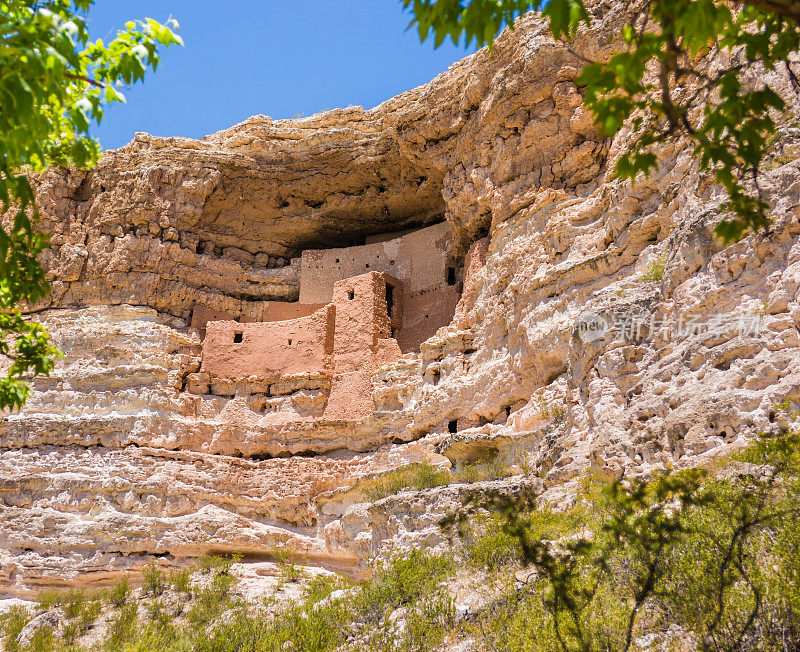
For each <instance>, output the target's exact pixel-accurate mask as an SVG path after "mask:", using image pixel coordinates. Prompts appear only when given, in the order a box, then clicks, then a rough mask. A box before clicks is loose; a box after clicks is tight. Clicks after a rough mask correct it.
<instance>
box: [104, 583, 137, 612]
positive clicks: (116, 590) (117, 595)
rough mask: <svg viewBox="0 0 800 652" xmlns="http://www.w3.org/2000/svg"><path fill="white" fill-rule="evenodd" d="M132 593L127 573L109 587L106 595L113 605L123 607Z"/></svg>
mask: <svg viewBox="0 0 800 652" xmlns="http://www.w3.org/2000/svg"><path fill="white" fill-rule="evenodd" d="M130 594H131V586H130V584H129V583H128V577H127V575H126V576H123V577H122V579H121V580H119V581H118V582H117V583H116V584H115V585H114V586H112V587H111V588H110V589H109V591H108V593H107V594H106V597H107V598H108V602H109V603H110V604H111V606H113V607H121V606H122V605H124V604H125V603H126V602H127V601H128V597H129V596H130Z"/></svg>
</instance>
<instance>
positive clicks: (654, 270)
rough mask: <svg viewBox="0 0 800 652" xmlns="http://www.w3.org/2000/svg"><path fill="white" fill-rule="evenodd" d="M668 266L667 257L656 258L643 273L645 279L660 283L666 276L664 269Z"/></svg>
mask: <svg viewBox="0 0 800 652" xmlns="http://www.w3.org/2000/svg"><path fill="white" fill-rule="evenodd" d="M666 268H667V261H666V259H665V258H656V259H655V260H654V261H652V262H651V263H650V264H649V265H648V266H647V269H646V270H645V273H644V274H642V280H643V281H651V282H654V283H658V282H659V281H661V279H662V278H664V270H666Z"/></svg>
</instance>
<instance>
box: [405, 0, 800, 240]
mask: <svg viewBox="0 0 800 652" xmlns="http://www.w3.org/2000/svg"><path fill="white" fill-rule="evenodd" d="M403 5H404V7H406V8H409V9H410V10H411V13H412V15H413V19H412V22H411V24H412V25H416V26H417V29H418V31H419V35H420V38H421V39H422V40H423V41H424V40H425V39H426V38H427V37H428V35H429V34H433V38H434V44H435V45H436V46H439V45H440V44H441V43H442V42H443V41H444V39H445V38H446V37H447V36H449V37H450V38H451V39H452V40H453V42H454V43H457V42H458V41H459V40H460V38H461V36H462V35H463V36H464V37H465V40H466V42H467V43H471V42H472V41H475V42H476V43H477V44H478V45H479V46H480V45H483V44H489V45H490V46H491V45H492V42H493V39H494V37H495V36H496V35H497V33H498V32H499V30H500V29H501V28H502V27H503V26H505V25H509V26H511V27H513V23H514V20H515V18H516V17H517V16H519V15H521V14H523V13H525V12H526V11H530V10H536V11H539V10H541V12H542V14H543V15H544V16H546V17H547V18H548V19H549V21H550V28H551V31H552V34H553V36H554V37H555V38H556V39H561V41H562V42H563V44H564V45H565V47H567V48H569V49H570V51H571V52H573V54H574V55H575V57H576V58H577V59H578V60H579V61H580V62H581V63H583V64H585V67H584V70H583V72H582V74H581V75H580V77H579V79H578V80H577V82H576V83H578V84H579V85H581V86H584V87H585V91H584V103H585V105H586V106H587V107H588V109H590V110H591V112H592V113H593V114H594V117H595V121H596V123H597V125H598V126H599V127H600V130H601V133H602V134H603V135H605V136H614V135H615V134H616V133H617V132H618V131H619V130H620V129H622V128H623V126H624V125H626V124H627V125H630V126H631V128H632V129H633V131H634V133H635V134H636V136H635V140H634V142H633V144H632V146H631V147H630V149H629V150H628V151H627V152H625V153H624V154H623V155H622V156H621V157H620V158H619V160H618V162H617V166H616V173H617V175H618V176H619V177H620V178H623V179H631V180H632V181H633V180H635V179H636V178H637V177H638V176H640V175H644V176H647V175H648V174H650V173H652V172H653V171H654V170H655V169H656V168H657V165H658V159H657V156H656V151H657V150H656V148H655V146H656V145H658V144H661V143H665V142H668V141H670V140H671V139H674V138H676V137H678V136H685V137H688V138H689V139H690V141H691V142H693V143H694V155H695V157H696V158H697V160H698V161H699V165H700V169H701V170H702V171H709V172H712V173H713V174H714V177H715V178H716V181H717V182H718V183H720V184H721V185H722V186H723V187H724V188H725V190H726V192H727V194H728V201H727V203H726V204H725V205H724V209H725V210H726V211H727V212H729V213H730V214H732V217H731V218H730V219H726V220H723V221H722V222H721V223H720V224H718V225H717V227H716V232H717V234H718V235H719V236H721V237H722V238H723V239H724V240H725V241H726V242H730V241H732V240H736V239H739V238H740V237H742V235H743V234H744V232H745V231H746V230H747V229H753V230H758V229H761V228H764V229H766V228H767V227H768V225H769V220H768V217H767V213H768V210H769V206H768V205H767V203H766V201H765V200H764V198H763V196H762V192H761V186H760V179H759V174H760V171H761V169H762V162H763V160H764V156H765V153H766V150H767V148H768V146H769V141H770V138H771V137H772V136H773V135H774V134H775V133H776V128H777V125H776V116H778V115H779V114H780V113H781V112H783V111H784V110H785V108H786V107H785V103H784V100H783V99H781V97H780V96H779V95H778V93H777V92H776V91H775V89H773V88H771V87H770V86H769V83H768V82H767V81H766V80H765V79H764V75H763V74H760V73H761V71H763V70H774V69H775V68H776V67H778V66H782V67H783V68H785V70H786V71H787V72H788V75H789V78H790V79H791V81H792V83H793V85H794V87H795V91H798V90H800V79H798V77H797V76H796V74H795V73H794V71H793V69H792V67H791V64H790V61H789V57H790V55H791V54H792V53H795V52H796V51H797V50H798V47H800V29H799V28H798V22H800V10H798V9H797V7H796V6H795V3H788V2H784V1H783V0H757V1H750V2H745V3H743V4H736V5H734V4H731V3H729V2H724V1H723V0H649V1H647V2H637V3H633V4H632V9H631V10H630V11H629V12H628V17H627V20H626V22H625V25H624V26H623V27H622V29H621V32H620V35H619V46H620V47H619V48H618V49H619V50H620V51H618V52H617V53H616V54H614V55H613V56H611V57H610V58H609V59H608V60H607V61H590V60H588V59H586V58H585V57H583V56H582V55H580V54H578V53H577V52H574V51H573V50H572V49H571V48H570V46H569V41H570V40H571V39H572V38H573V37H574V36H575V35H576V34H577V32H578V30H579V29H580V27H581V25H582V24H586V25H590V24H591V19H590V17H589V14H588V13H587V11H586V7H585V6H584V3H583V1H582V0H550V1H549V2H546V1H545V0H533V1H523V0H403ZM712 59H713V60H714V65H712V63H711V62H712ZM723 62H727V63H723Z"/></svg>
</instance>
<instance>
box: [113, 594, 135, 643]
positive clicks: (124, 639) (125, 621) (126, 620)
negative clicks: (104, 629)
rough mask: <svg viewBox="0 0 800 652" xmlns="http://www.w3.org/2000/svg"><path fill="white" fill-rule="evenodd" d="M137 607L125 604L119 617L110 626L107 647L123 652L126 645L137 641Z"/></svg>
mask: <svg viewBox="0 0 800 652" xmlns="http://www.w3.org/2000/svg"><path fill="white" fill-rule="evenodd" d="M137 612H138V609H137V605H136V604H133V603H132V604H125V605H123V606H122V608H121V609H120V611H119V613H118V614H117V617H116V618H115V619H114V621H113V622H112V623H111V625H110V626H109V630H108V637H107V647H108V648H109V649H111V650H122V649H124V647H125V644H126V643H129V642H131V641H134V640H135V634H136V632H137V631H138V629H137V627H136V625H137Z"/></svg>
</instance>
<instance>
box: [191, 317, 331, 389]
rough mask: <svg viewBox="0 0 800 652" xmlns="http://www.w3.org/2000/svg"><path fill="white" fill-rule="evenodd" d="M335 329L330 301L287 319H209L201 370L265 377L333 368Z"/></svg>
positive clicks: (220, 374)
mask: <svg viewBox="0 0 800 652" xmlns="http://www.w3.org/2000/svg"><path fill="white" fill-rule="evenodd" d="M333 330H334V307H333V306H332V305H328V306H325V307H324V308H321V309H320V310H317V311H316V312H314V313H313V314H312V315H309V316H307V317H301V318H299V319H291V320H287V321H277V322H270V323H264V322H257V323H249V324H248V323H244V324H242V323H237V322H235V321H210V322H208V324H207V325H206V337H205V341H204V342H203V362H202V366H201V370H202V371H203V372H206V373H208V374H210V375H211V376H212V377H216V378H231V379H235V378H248V377H251V376H255V377H257V378H258V379H259V380H265V381H273V380H278V379H280V378H282V377H285V376H289V375H293V374H320V373H323V372H329V371H330V368H329V360H330V356H331V355H332V353H333ZM237 335H238V337H237ZM237 339H241V341H240V342H237V341H236V340H237Z"/></svg>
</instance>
